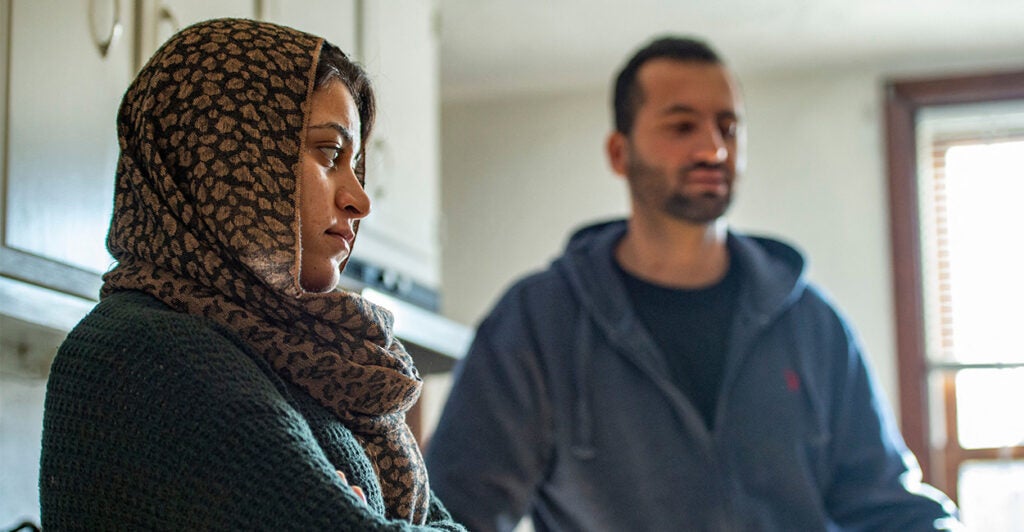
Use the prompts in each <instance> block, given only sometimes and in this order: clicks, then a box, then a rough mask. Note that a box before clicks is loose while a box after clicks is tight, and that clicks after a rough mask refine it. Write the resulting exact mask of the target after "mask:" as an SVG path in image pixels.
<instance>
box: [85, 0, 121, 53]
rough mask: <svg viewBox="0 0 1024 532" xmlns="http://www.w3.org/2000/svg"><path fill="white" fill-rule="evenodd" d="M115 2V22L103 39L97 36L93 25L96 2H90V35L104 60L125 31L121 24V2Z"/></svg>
mask: <svg viewBox="0 0 1024 532" xmlns="http://www.w3.org/2000/svg"><path fill="white" fill-rule="evenodd" d="M113 2H114V20H113V21H111V23H110V30H109V31H108V32H107V36H106V37H102V36H98V35H96V25H95V24H94V23H93V19H94V18H95V17H96V0H89V34H90V35H91V36H92V41H93V44H95V45H96V48H97V49H98V50H99V52H100V57H103V58H106V57H107V52H109V51H110V46H111V45H113V44H114V42H115V41H117V39H118V38H119V37H121V32H123V31H124V26H123V25H122V24H121V0H113Z"/></svg>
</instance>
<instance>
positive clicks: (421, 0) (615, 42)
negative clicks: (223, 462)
mask: <svg viewBox="0 0 1024 532" xmlns="http://www.w3.org/2000/svg"><path fill="white" fill-rule="evenodd" d="M218 16H243V17H250V18H260V19H264V20H270V21H275V22H279V23H283V24H288V25H292V26H295V27H298V28H300V29H304V30H307V31H311V32H313V33H316V34H319V35H322V36H324V37H326V38H327V39H328V40H331V41H332V42H334V43H335V44H338V45H339V46H341V47H342V48H343V49H345V50H346V51H351V53H353V55H355V57H356V58H357V59H359V60H360V62H362V63H364V64H365V65H366V66H367V68H368V69H369V70H370V72H371V75H372V76H373V77H374V79H375V80H376V82H377V87H378V92H379V94H378V95H379V99H380V109H381V116H380V123H379V129H378V132H377V134H375V137H374V139H373V140H372V142H371V143H370V145H369V147H368V149H369V177H368V185H367V186H368V189H369V191H370V193H371V197H372V198H373V201H374V207H373V210H374V212H373V214H372V215H371V217H370V218H369V219H368V220H367V221H366V222H365V224H364V226H363V230H362V231H361V233H360V237H359V242H358V245H357V246H356V249H355V255H354V257H353V258H354V261H353V268H351V269H350V271H349V275H347V276H346V279H345V285H346V288H348V289H352V290H361V291H363V292H364V294H366V295H367V297H377V298H379V299H380V300H381V301H383V302H385V304H388V305H389V306H392V307H393V308H394V309H395V310H396V323H397V326H398V328H399V334H400V336H402V337H403V338H406V339H407V341H408V343H410V344H411V345H412V346H413V349H414V356H416V357H417V358H418V360H419V361H420V362H419V363H420V365H421V369H423V372H424V373H425V381H426V387H425V391H424V394H423V398H422V400H421V406H420V408H419V409H418V410H417V411H416V412H414V414H413V417H412V418H411V419H410V423H411V424H413V425H414V426H415V429H416V431H417V433H418V434H419V435H420V437H421V441H423V442H425V441H426V440H427V439H429V435H430V430H431V427H432V426H433V423H434V422H435V420H436V417H437V415H438V413H439V410H440V407H441V405H442V404H443V401H444V397H445V394H446V392H447V387H448V385H449V382H450V379H449V372H450V369H451V367H452V365H453V364H454V362H455V361H456V360H457V359H458V358H459V357H460V356H461V355H462V354H463V353H464V351H465V348H466V345H467V343H468V341H469V339H470V337H471V334H472V327H473V326H474V325H475V324H476V323H477V322H478V321H479V320H480V319H481V318H482V316H483V315H484V313H485V312H486V311H487V310H488V309H489V307H490V306H491V305H492V304H493V303H494V302H495V300H496V298H497V297H498V296H499V295H500V294H501V293H502V292H503V291H504V290H505V288H507V287H508V285H509V284H510V283H511V282H512V281H513V280H514V279H516V278H518V277H519V276H521V275H523V274H525V273H527V272H529V271H532V270H535V269H538V268H543V267H545V266H546V264H547V263H548V262H549V261H550V260H551V259H553V258H554V257H555V256H557V255H558V254H559V253H560V251H561V248H562V246H563V245H564V243H565V240H566V238H567V237H568V235H569V233H570V232H571V231H572V230H573V229H574V228H576V227H578V226H580V225H583V224H585V223H587V222H590V221H594V220H599V219H605V218H609V217H616V216H623V215H625V213H626V212H627V205H628V203H627V190H626V187H625V185H624V183H623V182H622V181H621V180H620V179H618V178H617V177H615V176H614V175H613V174H612V172H611V170H610V169H609V168H608V166H607V164H606V161H605V159H604V153H603V143H604V139H605V137H606V135H607V134H608V132H609V130H610V127H611V119H610V114H611V113H610V92H609V86H610V84H611V80H612V77H613V75H614V73H615V71H616V70H617V68H618V67H619V66H620V65H621V64H622V62H623V61H624V60H625V59H626V58H627V57H628V56H629V55H630V54H631V53H632V52H633V51H634V50H635V49H636V48H638V47H639V46H640V45H642V44H643V43H644V42H646V41H647V40H649V39H651V38H652V37H655V36H657V35H660V34H664V33H677V34H685V35H691V36H697V37H702V38H705V39H706V40H707V41H708V42H709V43H710V44H712V45H713V46H714V47H716V48H717V49H718V50H719V51H720V53H721V55H722V56H723V57H724V58H725V60H726V61H727V63H728V64H729V66H731V67H732V68H733V70H734V71H735V73H736V75H737V76H738V78H739V80H740V84H741V86H742V91H743V96H744V99H745V104H746V113H747V114H746V122H747V127H748V130H747V132H748V135H747V137H748V143H747V146H748V150H747V170H746V172H745V174H744V175H743V176H742V177H741V180H740V182H739V184H738V192H737V201H736V203H735V205H734V207H733V209H732V211H731V214H730V220H731V223H732V225H733V227H735V228H737V229H740V230H744V231H749V232H753V233H760V234H767V235H771V236H775V237H779V238H782V239H785V240H787V241H790V242H792V243H794V244H795V245H796V246H797V247H799V248H800V249H802V250H803V251H804V252H805V253H806V254H807V255H808V256H809V258H810V264H811V277H812V278H813V279H814V280H815V281H817V282H818V283H819V284H820V285H821V286H823V287H824V288H825V290H826V291H827V292H828V293H829V294H830V295H831V296H832V297H833V298H834V300H835V301H836V303H837V305H838V306H839V307H840V308H841V309H842V310H843V311H844V312H845V313H846V314H847V315H848V317H849V318H850V319H851V321H852V322H853V324H854V325H855V327H856V328H857V330H858V331H859V333H860V336H861V340H862V341H863V344H864V346H865V348H866V351H867V353H868V357H869V359H870V361H871V363H872V365H873V367H874V369H875V372H876V374H877V376H878V378H879V380H880V382H881V384H882V385H883V388H884V390H885V391H886V393H887V395H888V397H889V399H890V401H891V402H892V403H893V406H894V409H895V410H896V413H897V415H898V416H899V417H900V421H901V425H902V427H903V430H904V434H905V436H906V438H907V441H908V443H909V444H910V446H911V447H912V449H913V450H914V451H915V452H916V453H917V454H918V457H919V459H920V460H921V462H922V464H923V465H924V466H925V472H926V475H927V478H928V480H929V481H931V482H933V483H935V484H936V485H938V486H940V487H941V488H942V489H944V490H945V491H947V492H948V493H950V495H952V496H954V497H956V498H957V499H958V500H959V502H960V504H961V506H962V507H963V510H964V515H965V519H966V520H967V522H968V524H969V525H971V527H972V528H973V529H976V530H1022V529H1024V528H1022V525H1021V523H1024V465H1022V464H1024V449H1022V447H1021V446H1022V445H1024V443H1022V441H1024V421H1022V418H1021V416H1020V415H1019V414H1017V413H1016V412H1015V409H1012V408H1011V407H1013V406H1016V405H1019V404H1021V403H1022V402H1024V396H1022V394H1024V392H1022V390H1024V369H1022V368H1024V347H1022V346H1021V344H1022V342H1021V341H1020V340H1019V337H1018V335H1015V334H1013V333H1014V331H1015V325H1017V324H1018V323H1020V321H1021V318H1024V312H1022V311H1021V310H1020V306H1019V305H1020V303H1019V302H1020V301H1021V300H1024V280H1022V278H1021V276H1020V274H1019V273H1018V272H1019V271H1020V269H1021V267H1020V265H1021V263H1022V262H1024V260H1022V259H1024V254H1022V253H1024V252H1022V251H1021V248H1020V246H1015V245H1013V244H1012V242H1014V241H1017V240H1019V236H1018V235H1017V233H1019V230H1020V229H1021V228H1022V227H1024V214H1022V213H1021V209H1020V208H1019V207H1018V206H1017V204H1018V203H1019V198H1020V197H1022V195H1021V193H1022V192H1024V185H1022V183H1024V170H1022V169H1024V32H1022V31H1021V28H1024V3H1022V2H1019V1H1016V0H1014V1H1011V0H973V1H969V0H929V1H925V0H906V1H901V2H891V1H880V0H862V1H860V2H847V1H842V0H813V1H812V0H721V1H718V2H711V3H691V2H675V1H668V0H664V1H656V0H632V1H629V2H625V1H615V2H613V1H609V0H589V1H588V0H518V1H513V0H490V1H487V0H485V1H480V0H230V1H219V2H205V1H202V0H2V1H0V27H2V28H4V29H3V37H2V38H0V72H2V74H3V82H2V83H0V125H2V126H3V127H2V128H0V142H2V149H0V185H2V187H0V191H2V192H0V194H2V196H0V198H2V201H0V210H2V216H0V235H2V241H0V386H2V389H0V429H2V431H0V529H2V528H3V527H5V526H7V525H8V524H9V525H11V526H12V527H13V526H14V525H15V524H17V523H18V522H20V521H21V520H22V519H27V520H30V521H34V522H38V502H37V500H36V482H37V479H36V471H37V467H38V453H39V451H38V448H39V432H40V427H41V418H42V401H43V395H44V393H45V379H46V373H47V368H48V366H49V361H50V360H51V359H52V356H53V352H54V350H55V348H56V346H57V345H58V344H59V342H60V340H61V339H62V338H63V335H64V334H66V331H67V330H69V329H70V328H71V327H72V326H73V325H74V324H75V323H76V322H77V320H78V319H80V318H81V316H82V315H84V313H85V312H87V311H88V309H89V308H90V307H91V306H92V304H94V301H95V298H96V295H97V292H98V287H99V285H100V274H101V273H102V272H103V271H105V270H106V269H107V268H108V267H109V264H110V261H111V259H110V257H109V256H108V255H107V254H106V252H105V250H104V248H103V237H104V235H105V232H106V226H107V224H108V222H109V217H110V209H111V197H112V196H111V195H112V186H113V175H114V167H115V164H116V157H117V144H116V135H115V134H114V116H115V113H116V109H117V104H118V103H119V101H120V97H121V95H122V94H123V92H124V89H125V88H126V87H127V85H128V83H129V82H130V81H131V79H132V77H133V76H134V74H135V72H137V69H138V68H139V67H140V66H141V65H142V64H143V63H144V62H145V60H146V59H147V58H148V57H149V55H151V54H152V52H153V51H154V50H155V49H156V47H157V46H158V45H159V44H160V43H161V42H163V40H164V39H166V38H167V37H168V36H170V35H171V34H172V33H173V32H174V31H176V29H178V28H181V27H183V26H185V25H187V24H189V23H191V22H194V21H198V20H203V19H206V18H212V17H218Z"/></svg>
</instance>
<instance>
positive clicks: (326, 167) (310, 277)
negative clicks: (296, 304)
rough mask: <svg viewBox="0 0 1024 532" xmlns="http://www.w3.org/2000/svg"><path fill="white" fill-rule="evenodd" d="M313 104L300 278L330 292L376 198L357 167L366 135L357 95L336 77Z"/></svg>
mask: <svg viewBox="0 0 1024 532" xmlns="http://www.w3.org/2000/svg"><path fill="white" fill-rule="evenodd" d="M310 106H311V108H310V114H309V122H308V125H307V127H306V132H305V135H306V138H305V139H304V142H303V150H302V154H301V155H300V159H299V174H300V175H299V180H300V181H299V221H300V225H301V232H302V234H301V244H302V255H301V266H300V270H299V284H300V285H301V286H302V288H303V289H304V290H306V291H307V292H327V291H330V290H332V289H333V288H334V286H335V285H336V284H337V283H338V278H339V276H340V275H341V269H342V267H343V266H344V264H345V262H346V261H347V260H348V256H349V253H351V252H352V243H353V241H354V240H355V238H356V228H355V222H356V221H357V220H359V219H360V218H362V217H364V216H366V215H367V214H369V213H370V198H369V197H368V196H367V195H366V192H365V191H363V183H361V182H360V181H359V179H358V178H357V177H356V173H355V167H356V162H357V161H356V156H357V154H359V152H360V149H361V147H362V139H361V138H360V133H359V128H360V123H359V112H358V110H357V109H356V105H355V101H354V100H353V99H352V95H351V94H350V93H349V91H348V89H347V88H346V87H345V85H344V84H343V83H342V82H341V81H338V80H334V81H331V82H330V83H329V84H328V85H326V86H324V87H320V88H318V89H316V90H315V91H314V92H313V96H312V98H311V99H310Z"/></svg>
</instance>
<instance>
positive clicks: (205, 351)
mask: <svg viewBox="0 0 1024 532" xmlns="http://www.w3.org/2000/svg"><path fill="white" fill-rule="evenodd" d="M54 375H59V376H63V377H64V378H65V379H70V380H82V379H87V378H91V379H94V380H99V381H100V383H98V384H100V385H102V386H116V387H136V386H137V387H143V388H157V389H163V390H172V389H175V391H176V392H185V393H186V397H189V396H191V397H190V398H189V400H201V398H202V397H206V396H210V397H220V398H225V399H226V398H229V397H231V396H232V395H245V396H249V395H251V394H253V393H262V394H270V395H278V393H279V392H280V384H279V383H278V382H277V381H278V379H277V377H276V376H275V375H274V374H273V371H272V370H271V368H270V367H269V364H268V363H267V362H266V361H265V360H264V359H263V358H262V357H260V356H259V355H258V354H257V353H255V352H254V351H253V350H252V349H251V348H249V347H248V346H247V345H246V344H245V343H244V342H242V341H241V340H240V339H239V338H238V336H237V335H235V334H233V333H232V332H230V331H228V330H226V329H225V328H223V327H220V326H219V325H217V324H216V323H214V322H213V321H212V320H210V319H208V318H205V317H202V316H193V315H190V314H186V313H182V312H178V311H176V310H174V309H172V308H170V307H168V306H167V305H165V304H164V303H162V302H160V301H159V300H157V299H155V298H154V297H152V296H150V295H148V294H144V293H141V292H118V293H115V294H111V295H109V296H107V297H105V298H104V299H103V300H102V301H101V302H100V303H99V304H98V305H96V307H95V308H94V309H93V310H92V311H91V312H90V313H89V314H88V315H87V316H86V317H85V318H84V319H83V320H82V321H81V322H80V323H79V324H78V325H77V326H76V327H75V328H74V329H73V330H72V331H71V332H70V333H69V334H68V337H67V339H66V340H65V341H64V343H63V345H61V347H60V349H59V350H58V353H57V357H56V359H55V360H54V365H53V367H52V368H51V380H52V379H53V376H54ZM81 384H88V383H81ZM155 391H157V390H153V389H151V390H150V391H149V392H148V393H153V392H155ZM209 392H214V393H215V394H216V395H212V394H210V393H209Z"/></svg>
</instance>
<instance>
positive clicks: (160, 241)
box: [102, 19, 429, 524]
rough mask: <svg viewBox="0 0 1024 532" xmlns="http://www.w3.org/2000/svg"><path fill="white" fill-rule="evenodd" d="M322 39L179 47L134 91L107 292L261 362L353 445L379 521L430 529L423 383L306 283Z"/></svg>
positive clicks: (162, 56) (342, 299)
mask: <svg viewBox="0 0 1024 532" xmlns="http://www.w3.org/2000/svg"><path fill="white" fill-rule="evenodd" d="M322 42H323V41H322V39H320V38H317V37H314V36H312V35H308V34H305V33H301V32H298V31H295V30H292V29H290V28H285V27H281V26H276V25H272V24H266V23H260V22H255V21H249V20H232V19H221V20H213V21H208V22H204V23H200V24H197V25H194V26H191V27H189V28H186V29H185V30H183V31H181V32H180V33H178V34H177V35H175V36H174V37H172V38H171V39H170V40H169V41H168V42H167V43H166V44H164V46H163V47H162V48H161V49H160V50H159V51H157V53H156V54H155V55H154V56H153V58H152V59H150V61H149V63H148V64H147V65H146V66H145V67H144V68H143V69H142V71H141V72H140V73H139V75H138V77H137V78H136V79H135V81H134V82H133V83H132V85H131V86H130V87H129V88H128V91H127V93H126V94H125V97H124V100H123V102H122V104H121V109H120V112H119V115H118V124H117V126H118V137H119V142H120V146H121V156H120V160H119V161H118V167H117V184H116V189H115V193H114V216H113V221H112V222H111V226H110V233H109V235H108V237H107V246H108V248H109V250H110V253H111V254H112V255H113V256H114V258H116V259H117V261H118V264H117V266H116V267H115V268H114V269H113V270H111V271H110V272H109V273H107V274H106V275H105V276H104V285H103V291H102V295H103V296H105V295H108V294H110V293H112V292H115V291H118V290H141V291H143V292H146V293H149V294H151V295H153V296H155V297H156V298H158V299H160V300H161V301H163V302H164V303H166V304H167V305H169V306H171V307H172V308H174V309H176V310H178V311H180V312H185V313H189V314H195V315H201V316H207V317H209V318H212V319H213V320H215V321H217V322H218V323H220V324H222V325H224V326H226V327H228V328H229V329H231V330H233V331H235V332H236V333H238V334H239V335H241V337H242V338H244V339H245V340H246V341H247V342H248V343H249V344H250V345H251V346H253V347H254V348H255V349H256V350H258V351H259V352H261V353H263V354H264V355H265V356H266V357H267V359H268V360H269V361H270V363H271V365H272V366H273V367H274V368H275V370H276V371H278V372H279V373H280V374H281V375H282V376H283V377H284V378H286V379H288V380H289V381H291V382H293V383H295V384H296V385H298V386H300V387H301V388H303V389H304V390H306V391H307V392H308V393H309V394H310V395H311V396H312V397H313V398H315V399H316V400H317V401H318V402H319V403H321V404H322V405H324V406H325V407H327V408H328V409H329V410H331V411H332V412H333V413H334V414H335V415H337V417H338V418H340V419H341V421H342V422H343V423H344V424H345V425H346V426H347V427H349V428H350V429H351V430H352V431H353V433H355V435H356V437H357V438H358V439H359V441H360V443H361V444H362V446H363V448H364V449H365V451H366V454H367V456H368V457H369V458H370V460H371V462H372V463H373V464H374V468H375V470H376V472H377V476H378V478H379V480H380V484H381V489H382V492H383V496H384V502H385V505H386V507H387V515H388V516H389V517H392V518H401V519H405V520H408V521H411V522H413V523H416V524H422V523H423V522H424V521H425V519H426V511H427V505H428V502H429V501H428V498H429V488H428V485H427V475H426V469H425V468H424V465H423V459H422V457H421V456H420V453H419V449H418V447H417V445H416V441H415V440H414V438H413V436H412V433H411V432H410V431H409V428H408V426H407V425H406V423H405V412H406V411H407V410H408V409H409V408H410V407H411V406H412V405H413V404H414V403H415V402H416V400H417V399H418V397H419V393H420V387H421V385H422V381H421V380H420V377H419V374H418V373H417V371H416V369H415V368H414V367H413V362H412V359H411V357H410V356H409V355H408V353H406V351H405V349H404V348H403V346H402V344H401V343H400V342H399V341H398V340H397V339H395V338H394V336H393V334H392V316H391V314H390V313H389V312H388V311H386V310H384V309H382V308H380V307H377V306H375V305H373V304H372V303H370V302H368V301H366V300H364V299H362V298H360V297H359V296H357V295H353V294H349V293H344V292H331V293H327V294H313V293H307V292H305V291H303V290H302V288H301V287H300V286H299V264H300V260H299V259H300V242H299V234H300V232H299V212H298V205H299V203H298V180H297V177H296V172H297V171H298V169H299V164H298V162H299V154H300V152H301V149H302V139H303V138H304V135H303V129H304V127H305V121H306V120H307V117H308V114H309V104H308V102H309V99H310V96H311V94H312V92H313V90H314V87H313V85H314V76H315V73H316V62H317V60H318V57H319V53H320V48H321V45H322Z"/></svg>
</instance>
